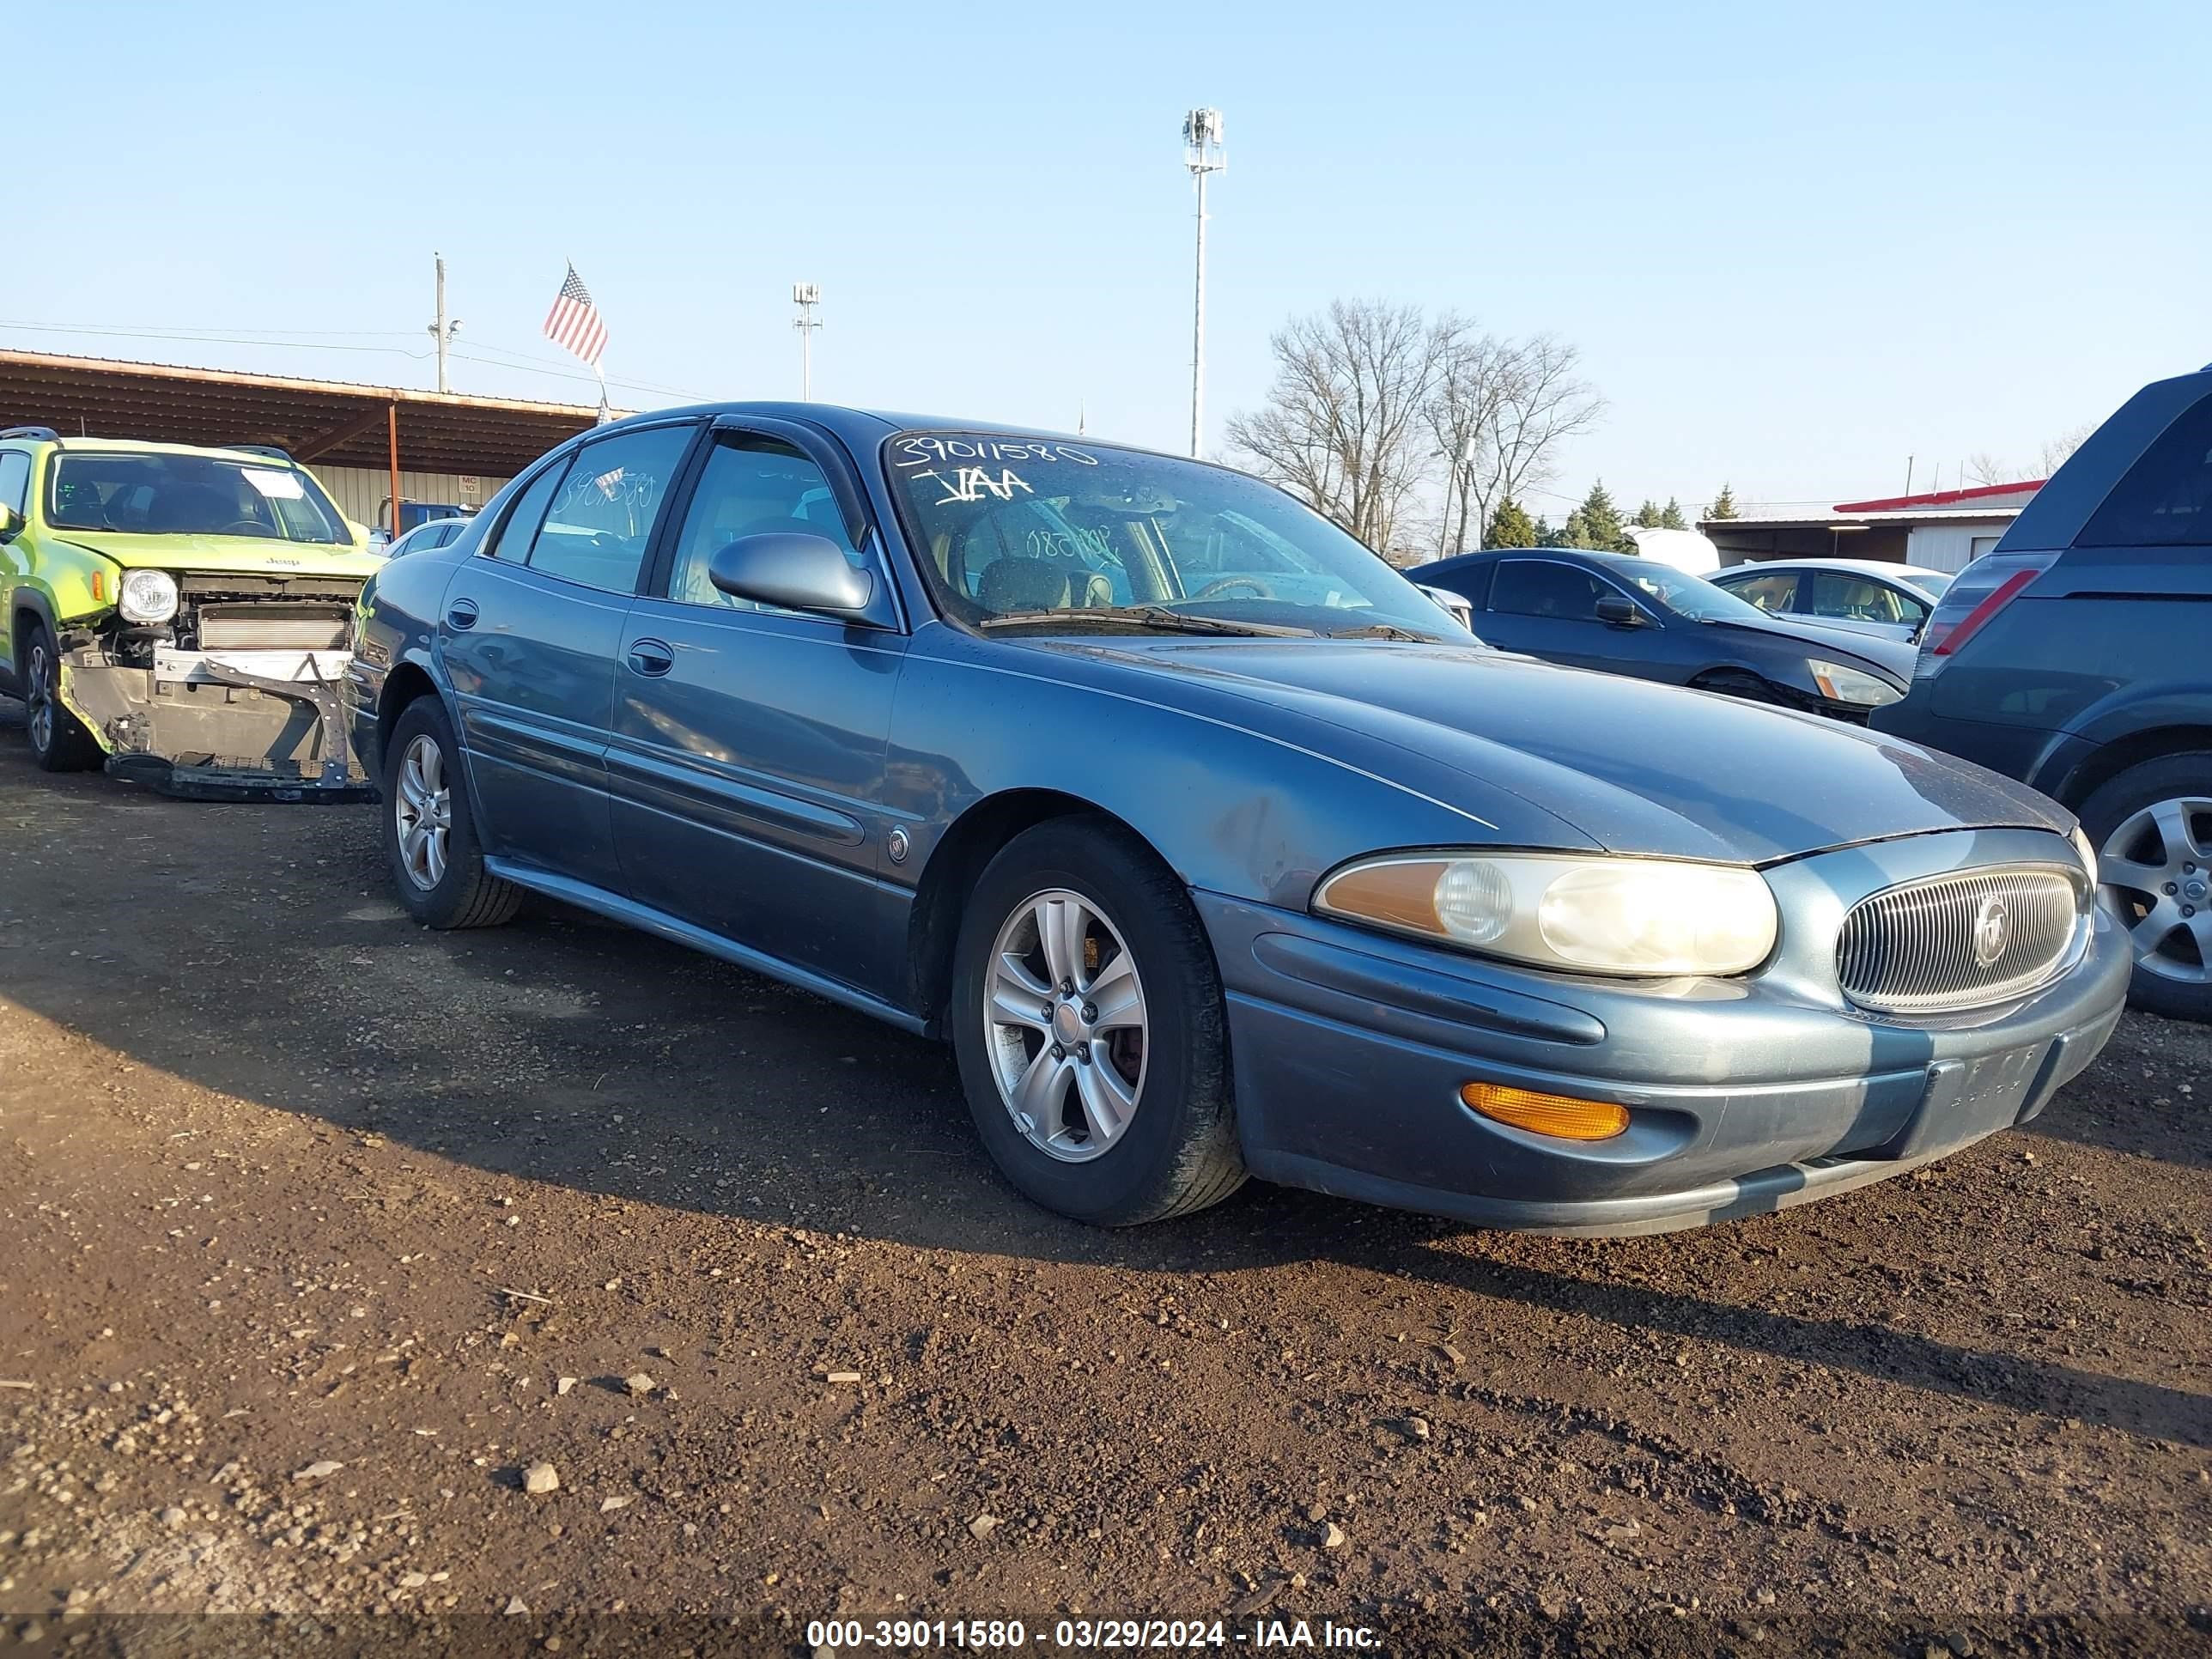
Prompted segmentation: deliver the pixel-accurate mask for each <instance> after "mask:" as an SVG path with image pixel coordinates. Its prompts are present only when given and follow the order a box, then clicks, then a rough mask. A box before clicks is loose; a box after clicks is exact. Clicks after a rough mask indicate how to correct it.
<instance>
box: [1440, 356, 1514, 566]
mask: <svg viewBox="0 0 2212 1659" xmlns="http://www.w3.org/2000/svg"><path fill="white" fill-rule="evenodd" d="M1515 351H1516V348H1514V347H1513V346H1511V345H1510V344H1507V343H1504V342H1503V341H1500V340H1499V339H1498V337H1497V336H1496V335H1494V334H1480V333H1477V332H1476V331H1474V329H1472V328H1462V329H1461V330H1459V331H1458V332H1457V333H1456V335H1455V337H1454V338H1453V339H1452V341H1451V342H1450V344H1449V347H1448V349H1446V350H1445V351H1444V354H1443V362H1441V363H1440V364H1439V365H1438V366H1437V389H1436V395H1435V396H1434V397H1433V398H1431V399H1430V400H1429V406H1428V408H1427V409H1426V410H1424V411H1423V416H1422V418H1423V420H1424V422H1425V423H1426V425H1427V427H1428V429H1429V435H1430V437H1431V438H1432V439H1433V440H1434V441H1435V442H1436V453H1437V459H1438V460H1439V461H1441V462H1442V463H1443V476H1444V495H1443V504H1442V506H1441V507H1439V509H1438V512H1437V556H1439V557H1441V556H1443V555H1445V554H1449V553H1455V552H1457V551H1460V550H1462V549H1464V548H1465V547H1466V546H1467V538H1468V527H1469V526H1468V520H1469V518H1470V517H1472V516H1473V515H1474V492H1473V490H1471V489H1469V488H1468V481H1469V478H1470V476H1471V475H1473V474H1474V472H1475V471H1476V469H1477V465H1478V463H1479V462H1481V461H1483V460H1484V459H1485V458H1486V456H1487V455H1488V453H1489V447H1490V442H1491V434H1492V432H1493V431H1494V430H1495V429H1496V428H1497V425H1498V410H1500V408H1501V407H1502V406H1503V404H1504V400H1505V395H1506V391H1507V381H1508V378H1509V375H1510V372H1511V370H1512V368H1513V366H1514V356H1515ZM1486 522H1488V514H1487V513H1485V514H1484V515H1483V516H1482V517H1480V518H1475V519H1474V526H1473V528H1474V532H1475V534H1476V536H1477V537H1478V538H1480V535H1481V532H1482V528H1483V526H1484V525H1485V524H1486Z"/></svg>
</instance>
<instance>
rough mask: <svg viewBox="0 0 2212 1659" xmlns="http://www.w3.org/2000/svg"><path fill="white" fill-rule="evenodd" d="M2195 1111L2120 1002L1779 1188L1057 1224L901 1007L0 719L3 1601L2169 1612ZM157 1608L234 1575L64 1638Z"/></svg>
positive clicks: (1740, 1632)
mask: <svg viewBox="0 0 2212 1659" xmlns="http://www.w3.org/2000/svg"><path fill="white" fill-rule="evenodd" d="M2209 1107H2212V1033H2208V1032H2206V1031H2203V1030H2195V1029H2192V1028H2188V1027H2184V1026H2179V1025H2172V1024H2165V1023H2163V1022H2160V1021H2159V1020H2156V1019H2153V1018H2145V1017H2138V1016H2130V1018H2129V1019H2128V1020H2127V1022H2126V1023H2125V1024H2123V1026H2122V1027H2121V1030H2120V1033H2119V1035H2118V1037H2117V1038H2116V1039H2115V1041H2114V1042H2113V1043H2112V1046H2111V1048H2109V1049H2108V1050H2107V1051H2106V1055H2105V1057H2104V1058H2103V1059H2102V1060H2100V1062H2099V1063H2098V1064H2097V1066H2095V1067H2094V1068H2093V1070H2092V1071H2091V1072H2090V1073H2087V1076H2085V1077H2084V1078H2083V1079H2081V1080H2080V1081H2079V1082H2077V1083H2076V1084H2075V1085H2073V1086H2072V1087H2071V1088H2070V1089H2069V1091H2067V1092H2066V1094H2065V1095H2064V1096H2063V1097H2061V1098H2060V1099H2059V1101H2058V1102H2057V1103H2056V1104H2055V1105H2054V1106H2053V1107H2052V1108H2051V1110H2050V1111H2049V1112H2048V1113H2047V1114H2046V1116H2045V1120H2044V1121H2042V1122H2039V1124H2037V1125H2036V1126H2035V1127H2034V1128H2033V1131H2031V1132H2021V1133H2013V1134H2008V1135H2005V1136H2002V1137H1999V1138H1998V1139H1996V1140H1994V1141H1991V1142H1986V1143H1984V1145H1982V1146H1979V1147H1977V1148H1974V1149H1972V1150H1971V1151H1969V1152H1966V1153H1964V1154H1961V1155H1960V1156H1959V1157H1957V1158H1952V1159H1950V1160H1949V1161H1948V1162H1946V1163H1944V1164H1940V1165H1937V1166H1936V1167H1934V1168H1933V1169H1930V1170H1925V1171H1923V1172H1921V1173H1920V1174H1918V1175H1917V1176H1913V1177H1911V1178H1909V1179H1906V1180H1903V1181H1899V1182H1892V1183H1888V1184H1886V1185H1884V1186H1881V1187H1877V1188H1871V1189H1869V1190H1866V1191H1863V1192H1861V1193H1857V1194H1850V1195H1848V1196H1845V1197H1842V1198H1838V1199H1835V1200H1830V1201H1828V1202H1826V1203H1824V1204H1821V1205H1819V1206H1814V1207H1812V1208H1809V1209H1806V1210H1801V1211H1798V1212H1794V1213H1792V1214H1790V1215H1787V1216H1784V1217H1780V1218H1763V1219H1759V1220H1753V1221H1748V1222H1741V1223H1737V1224H1735V1225H1728V1226H1723V1227H1719V1228H1716V1229H1712V1230H1710V1231H1704V1232H1699V1233H1693V1234H1683V1235H1676V1236H1674V1237H1664V1238H1659V1239H1651V1240H1644V1241H1632V1242H1620V1243H1583V1242H1576V1243H1570V1242H1561V1241H1553V1240H1546V1239H1535V1238H1524V1237H1509V1236H1499V1235H1486V1234H1480V1233H1470V1232H1468V1231H1463V1230H1462V1229H1459V1228H1457V1227H1455V1226H1452V1225H1446V1224H1443V1223H1438V1222H1434V1221H1431V1220H1426V1219H1424V1218H1418V1217H1411V1216H1404V1215H1397V1214H1392V1213H1387V1212H1379V1211H1374V1210H1369V1209H1364V1208H1361V1207H1358V1206H1353V1205H1349V1204H1345V1203H1340V1202H1337V1201H1334V1200H1326V1199H1322V1198H1318V1197H1314V1196H1310V1195H1306V1194H1296V1193H1289V1192H1283V1191H1279V1190H1275V1189H1272V1188H1261V1187H1252V1188H1247V1189H1246V1190H1245V1191H1244V1192H1243V1194H1240V1195H1239V1196H1238V1197H1237V1198H1236V1199H1235V1200H1231V1202H1230V1203H1229V1204H1228V1205H1226V1206H1224V1207H1222V1208H1220V1209H1218V1210H1216V1211H1213V1212H1209V1213H1207V1214H1205V1215H1203V1216H1200V1217H1198V1218H1194V1219H1191V1220H1188V1221H1186V1222H1182V1223H1179V1224H1176V1225H1169V1226H1164V1227H1160V1228H1155V1229H1152V1230H1150V1231H1139V1232H1136V1233H1133V1234H1121V1235H1102V1234H1099V1233H1095V1232H1090V1231H1082V1230H1080V1229H1078V1228H1075V1227H1073V1226H1068V1225H1061V1224H1060V1223H1058V1222H1056V1221H1054V1220H1053V1219H1051V1218H1048V1217H1046V1216H1044V1215H1042V1214H1040V1213H1038V1212H1036V1211H1034V1210H1032V1209H1030V1208H1029V1207H1027V1206H1025V1205H1024V1203H1022V1202H1021V1201H1020V1200H1018V1199H1017V1198H1015V1197H1014V1196H1013V1195H1012V1194H1011V1193H1009V1192H1008V1191H1007V1190H1006V1188H1003V1187H1002V1186H1000V1184H999V1183H998V1182H997V1181H996V1179H995V1178H994V1176H993V1175H992V1174H991V1173H990V1171H989V1170H988V1169H987V1166H986V1165H985V1164H984V1162H983V1160H982V1158H981V1153H980V1152H979V1151H978V1149H977V1148H976V1146H975V1143H974V1140H973V1139H972V1135H971V1133H970V1130H969V1126H968V1124H967V1122H966V1119H965V1113H964V1109H963V1106H962V1104H961V1103H960V1101H959V1098H958V1097H957V1094H956V1092H955V1090H954V1087H953V1084H952V1079H951V1066H950V1063H949V1061H948V1060H947V1059H946V1057H945V1055H944V1054H943V1053H941V1052H940V1051H939V1049H937V1048H933V1047H931V1046H929V1045H927V1044H925V1043H922V1042H917V1041H914V1040H911V1039H908V1038H906V1037H903V1036H897V1035H895V1034H891V1033H888V1032H886V1031H884V1030H881V1029H879V1028H878V1027H876V1026H874V1025H872V1024H869V1023H867V1022H866V1021H864V1020H862V1019H861V1018H859V1017H857V1016H854V1015H851V1014H848V1013H845V1012H841V1011H839V1010H836V1009H834V1008H831V1007H829V1006H827V1005H824V1004H823V1003H820V1002H817V1001H816V1000H812V999H811V998H808V997H805V996H803V995H799V994H795V993H792V992H787V991H785V990H782V989H781V988H779V987H775V986H774V985H771V984H768V983H766V982H763V981H760V980H757V979H754V978H751V977H749V976H748V975H744V974H742V973H739V972H738V971H736V970H734V969H730V968H726V967H724V966H721V965H720V964H717V963H710V962H708V961H705V960H703V959H701V958H699V957H693V956H690V955H688V954H685V953H684V952H682V951H678V950H676V949H674V948H673V947H670V946H665V945H661V944H659V943H657V942H655V941H653V940H650V939H644V938H641V937H638V936H636V935H634V934H630V933H624V932H622V931H619V930H617V929H614V928H611V927H603V926H600V925H599V924H598V923H596V922H593V921H586V920H583V919H580V918H578V917H576V916H574V915H567V914H559V913H552V912H544V913H538V914H534V915H527V916H526V918H525V919H524V920H523V921H520V922H518V923H517V924H516V925H514V926H513V927H509V928H507V929H505V930H502V931H496V932H492V933H475V934H465V935H446V936H435V935H432V934H428V933H422V932H421V931H418V930H417V929H416V928H415V927H412V926H410V925H409V924H408V923H407V922H405V921H404V920H403V919H402V917H401V915H400V912H399V911H398V908H396V907H395V906H394V905H393V904H392V902H391V901H390V900H389V898H388V897H387V896H386V880H385V875H384V872H383V869H382V866H381V864H380V858H379V855H378V853H377V848H376V844H375V839H374V818H373V817H372V816H371V811H370V809H365V808H362V809H354V808H332V809H319V810H318V809H300V808H283V807H268V808H260V807H240V808H224V807H209V806H194V805H183V804H178V803H170V802H167V801H162V800H160V799H155V798H152V797H149V796H145V795H143V794H137V793H130V792H128V791H126V790H125V789H124V788H122V787H119V786H116V785H113V784H111V783H109V782H107V781H105V780H103V779H100V778H97V777H93V778H78V779H60V780H55V779H47V778H44V777H41V776H40V775H38V774H36V773H34V772H33V770H32V769H30V767H29V764H28V763H27V759H26V758H25V757H24V755H23V752H22V747H21V726H20V710H19V709H18V708H16V706H15V705H14V704H12V703H11V704H0V1383H5V1385H6V1386H4V1387H0V1613H5V1614H6V1615H7V1616H6V1618H5V1619H4V1620H0V1647H5V1646H7V1645H8V1644H9V1641H10V1640H14V1641H18V1642H21V1641H28V1640H31V1639H32V1638H41V1639H43V1640H44V1641H45V1643H46V1647H45V1648H44V1649H42V1651H54V1650H66V1649H67V1648H68V1644H70V1642H71V1641H73V1640H76V1639H77V1638H90V1640H89V1641H88V1643H85V1644H81V1645H83V1646H85V1647H87V1649H88V1650H92V1651H100V1650H105V1648H107V1647H112V1646H113V1644H116V1643H118V1642H119V1641H122V1640H123V1639H124V1636H125V1633H127V1632H137V1634H139V1635H140V1636H150V1635H151V1633H152V1632H155V1631H157V1630H164V1629H166V1630H167V1631H168V1632H170V1633H171V1634H172V1635H182V1636H187V1637H190V1638H193V1641H192V1642H189V1643H187V1645H193V1644H196V1643H198V1642H200V1641H204V1640H212V1639H215V1635H216V1633H217V1632H222V1633H228V1635H231V1636H239V1635H241V1634H243V1635H245V1636H247V1637H252V1636H253V1634H254V1633H255V1632H269V1631H273V1630H277V1629H283V1630H285V1631H294V1632H296V1631H301V1630H311V1629H312V1630H315V1631H319V1632H323V1633H324V1634H325V1635H326V1636H328V1637H330V1638H332V1639H337V1640H340V1641H344V1640H347V1639H357V1640H358V1641H360V1642H362V1643H363V1644H368V1645H374V1644H376V1643H377V1642H378V1641H383V1640H386V1639H387V1638H386V1635H385V1634H383V1633H386V1632H393V1633H394V1634H392V1635H391V1636H390V1637H389V1638H388V1639H389V1640H391V1641H393V1642H397V1641H398V1640H399V1639H400V1638H399V1636H398V1634H396V1633H397V1632H413V1633H415V1634H416V1636H418V1637H419V1636H421V1635H422V1632H423V1631H424V1630H425V1629H426V1627H428V1626H426V1624H425V1621H442V1626H441V1627H442V1629H443V1631H444V1632H445V1634H446V1635H447V1636H451V1635H453V1633H455V1632H459V1633H462V1634H463V1635H465V1638H466V1642H465V1645H471V1646H477V1647H488V1646H494V1645H505V1646H507V1647H510V1648H519V1647H520V1646H521V1645H524V1644H532V1645H535V1646H536V1647H538V1649H539V1650H559V1649H560V1648H561V1647H562V1646H563V1645H565V1646H566V1647H567V1648H568V1650H569V1651H571V1652H572V1653H574V1652H582V1651H599V1650H614V1649H617V1648H621V1647H624V1646H629V1647H632V1648H635V1649H650V1650H657V1651H676V1650H679V1649H681V1648H686V1647H689V1648H692V1649H695V1650H700V1651H704V1650H708V1649H709V1648H714V1647H717V1646H720V1647H725V1648H727V1649H728V1650H732V1651H736V1650H746V1651H751V1650H781V1651H789V1650H803V1649H804V1647H805V1644H806V1641H807V1630H806V1626H807V1625H808V1622H809V1621H810V1620H818V1619H822V1618H823V1617H825V1616H830V1615H837V1616H843V1617H849V1618H854V1619H858V1620H862V1621H864V1623H866V1625H867V1626H869V1628H870V1629H871V1630H872V1628H873V1624H874V1621H875V1620H878V1618H882V1619H918V1618H924V1617H926V1618H928V1619H930V1620H937V1619H939V1618H943V1619H947V1620H951V1619H964V1618H987V1617H1003V1616H1018V1617H1020V1618H1022V1619H1024V1620H1026V1621H1027V1625H1028V1632H1027V1633H1028V1636H1029V1638H1030V1644H1031V1645H1032V1646H1036V1645H1039V1643H1038V1641H1037V1638H1038V1637H1039V1636H1040V1635H1043V1636H1046V1637H1049V1636H1050V1635H1051V1634H1052V1627H1053V1623H1054V1620H1056V1619H1058V1618H1060V1617H1063V1616H1065V1617H1069V1618H1071V1619H1073V1618H1080V1617H1090V1618H1094V1619H1095V1618H1100V1617H1104V1616H1109V1615H1112V1616H1122V1615H1132V1614H1150V1615H1154V1616H1158V1617H1163V1618H1186V1619H1191V1618H1195V1619H1203V1620H1207V1621H1211V1620H1216V1619H1220V1620H1226V1621H1228V1622H1227V1623H1226V1624H1225V1627H1224V1636H1225V1642H1226V1644H1227V1646H1228V1647H1229V1648H1230V1649H1232V1650H1233V1649H1234V1648H1237V1647H1238V1646H1246V1647H1251V1646H1255V1645H1256V1644H1255V1641H1254V1640H1253V1639H1251V1638H1254V1637H1255V1635H1259V1636H1264V1635H1265V1634H1267V1629H1268V1621H1270V1620H1282V1621H1283V1623H1284V1628H1285V1634H1286V1635H1288V1634H1292V1633H1294V1632H1292V1630H1291V1621H1292V1620H1298V1619H1304V1620H1310V1621H1313V1622H1312V1624H1311V1625H1310V1634H1311V1636H1312V1638H1313V1640H1314V1641H1315V1642H1316V1644H1318V1643H1319V1642H1320V1641H1321V1640H1322V1627H1321V1625H1320V1623H1319V1621H1320V1620H1322V1619H1324V1618H1334V1619H1335V1620H1337V1621H1338V1622H1340V1623H1346V1622H1349V1623H1354V1624H1359V1625H1364V1626H1366V1627H1367V1628H1369V1629H1370V1631H1372V1632H1378V1633H1379V1637H1380V1638H1381V1639H1382V1640H1383V1642H1384V1643H1385V1646H1386V1650H1390V1651H1425V1650H1440V1649H1446V1648H1451V1647H1455V1646H1462V1645H1464V1646H1466V1647H1468V1648H1469V1649H1473V1648H1477V1647H1510V1648H1514V1649H1516V1650H1526V1651H1541V1650H1560V1651H1566V1650H1578V1651H1582V1652H1594V1651H1603V1650H1611V1649H1616V1648H1618V1649H1632V1648H1658V1647H1665V1648H1674V1649H1679V1650H1681V1651H1686V1652H1687V1651H1709V1650H1713V1649H1715V1648H1726V1649H1732V1650H1740V1651H1744V1652H1750V1651H1753V1650H1763V1651H1767V1652H1774V1651H1786V1650H1796V1649H1799V1648H1801V1647H1806V1646H1812V1645H1820V1644H1833V1643H1838V1642H1841V1643H1844V1644H1862V1645H1865V1646H1867V1647H1869V1649H1870V1650H1875V1651H1884V1652H1891V1651H1894V1652H1900V1653H1908V1654H1911V1655H1913V1656H1916V1659H1917V1656H1919V1655H1921V1654H1922V1653H1923V1652H1924V1651H1930V1650H1932V1651H1934V1652H1935V1653H1937V1654H1939V1655H1948V1654H1954V1653H1955V1654H1967V1653H1972V1652H1992V1651H1997V1650H2002V1649H2004V1648H2006V1647H2008V1646H2011V1645H2013V1644H2019V1643H2029V1644H2033V1645H2035V1646H2037V1647H2039V1649H2041V1650H2079V1649H2087V1650H2097V1651H2112V1652H2120V1651H2147V1650H2157V1651H2168V1650H2174V1651H2179V1650H2191V1649H2195V1648H2202V1647H2204V1646H2206V1645H2208V1644H2212V1614H2208V1613H2207V1611H2206V1607H2205V1604H2206V1603H2207V1602H2208V1601H2212V1541H2208V1537H2209V1536H2212V1526H2209V1525H2208V1522H2212V1396H2209V1395H2208V1390H2212V1365H2208V1360H2212V1317H2208V1309H2212V1254H2208V1247H2207V1243H2206V1237H2207V1233H2208V1231H2212V1110H2208V1108H2209ZM571 1379H573V1381H572V1380H571ZM625 1379H630V1380H629V1381H625ZM539 1463H545V1464H550V1466H551V1468H552V1470H553V1471H554V1472H556V1474H557V1479H558V1481H559V1486H558V1489H557V1490H555V1491H552V1492H546V1493H538V1494H533V1493H532V1492H529V1491H527V1490H526V1477H525V1471H526V1470H527V1469H529V1468H531V1466H532V1465H536V1464H539ZM525 1609H526V1611H525ZM210 1612H228V1613H237V1614H252V1613H258V1614H261V1615H263V1616H262V1618H260V1619H259V1620H254V1619H251V1618H240V1619H234V1620H227V1621H226V1620H204V1619H197V1618H194V1619H177V1620H172V1621H170V1622H168V1623H167V1624H164V1623H163V1622H162V1621H161V1620H123V1619H118V1617H117V1615H124V1614H131V1615H149V1614H172V1615H176V1614H192V1615H198V1614H204V1613H210ZM271 1615H287V1617H283V1618H275V1617H272V1616H271ZM1255 1626H1256V1627H1257V1628H1256V1631H1255ZM1240 1638H1242V1639H1240ZM441 1639H442V1638H441ZM933 1639H934V1638H933ZM945 1639H946V1640H948V1641H949V1640H951V1637H950V1636H949V1635H948V1636H947V1637H946V1638H945ZM1931 1644H1932V1647H1931Z"/></svg>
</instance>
